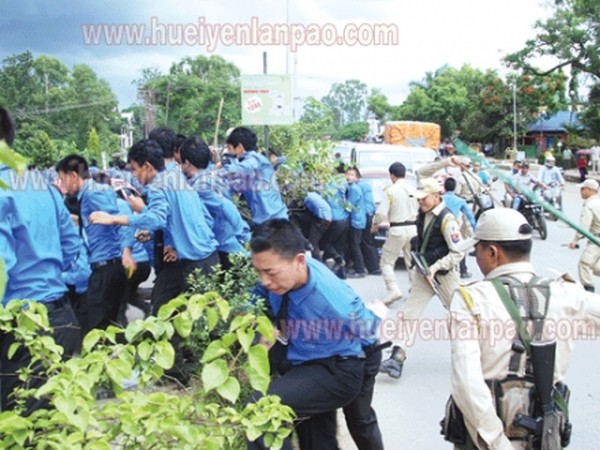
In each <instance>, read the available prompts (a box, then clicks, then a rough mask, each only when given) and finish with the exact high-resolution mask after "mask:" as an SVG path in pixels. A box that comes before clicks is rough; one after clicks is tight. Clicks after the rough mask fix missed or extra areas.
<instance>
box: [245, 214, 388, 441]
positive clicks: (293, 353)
mask: <svg viewBox="0 0 600 450" xmlns="http://www.w3.org/2000/svg"><path fill="white" fill-rule="evenodd" d="M250 248H251V251H252V263H253V265H254V268H255V269H256V271H257V272H258V275H259V278H260V281H261V283H262V287H261V292H262V294H263V296H264V297H265V298H266V300H267V303H268V306H269V307H270V308H271V309H272V310H273V312H274V314H275V315H276V317H277V324H278V327H279V330H278V335H277V340H278V344H276V345H279V346H281V345H284V347H283V348H284V354H286V356H287V360H288V361H289V364H288V365H287V368H286V371H285V372H284V373H281V376H280V377H278V378H275V379H273V380H272V381H271V384H270V386H269V390H268V393H269V394H272V395H277V396H279V397H280V398H281V401H282V403H283V404H285V405H288V406H290V407H291V408H292V409H293V410H294V411H295V413H296V415H297V417H298V419H301V420H300V421H299V423H298V425H297V427H296V431H297V433H298V438H299V442H300V448H302V449H317V448H318V449H321V450H330V449H331V450H333V449H335V450H337V449H338V444H337V440H336V437H335V436H336V409H337V408H344V414H345V415H346V421H347V423H348V428H349V430H350V433H351V434H352V436H353V438H354V440H355V441H356V442H357V445H358V446H359V448H360V449H361V450H366V449H373V450H375V449H377V450H379V449H383V445H382V444H381V433H380V431H379V427H378V425H377V417H376V415H375V412H374V411H373V409H372V408H371V399H372V394H373V387H374V382H375V374H376V373H377V364H376V362H377V361H380V360H381V351H380V350H377V347H376V343H377V337H376V331H377V328H378V326H379V320H378V319H377V317H376V316H375V315H374V314H373V312H371V311H370V310H369V309H367V308H366V307H365V305H364V303H363V302H362V300H361V299H360V297H358V295H357V294H356V293H355V292H354V291H353V290H352V288H351V287H350V286H348V285H347V284H346V283H345V282H343V281H342V280H340V279H339V278H337V277H336V276H335V275H334V274H333V273H332V272H331V271H330V270H329V269H328V268H327V267H326V266H325V265H323V264H322V263H320V262H318V261H315V260H314V259H312V258H310V257H307V256H306V255H305V253H304V237H303V236H302V234H301V233H300V231H299V230H298V229H297V228H296V227H295V226H294V225H293V224H291V223H290V222H289V221H287V220H283V219H274V220H271V221H269V222H267V223H265V224H264V225H262V226H259V227H257V229H256V231H255V233H254V235H253V238H252V240H251V241H250ZM275 367H283V365H281V364H277V365H275ZM248 448H249V449H265V448H266V447H265V446H264V444H263V442H262V440H261V439H258V440H257V441H255V442H252V443H249V445H248ZM283 448H284V449H290V448H291V446H290V443H289V442H286V443H285V444H284V447H283Z"/></svg>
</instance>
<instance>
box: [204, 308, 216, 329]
mask: <svg viewBox="0 0 600 450" xmlns="http://www.w3.org/2000/svg"><path fill="white" fill-rule="evenodd" d="M217 323H219V314H218V313H217V311H215V310H214V309H212V308H208V309H207V310H206V326H207V327H208V331H212V330H214V329H215V327H216V326H217Z"/></svg>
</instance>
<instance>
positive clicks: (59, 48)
mask: <svg viewBox="0 0 600 450" xmlns="http://www.w3.org/2000/svg"><path fill="white" fill-rule="evenodd" d="M547 15H548V10H546V9H544V8H543V6H541V4H540V0H320V1H319V0H254V1H252V0H248V1H241V0H171V1H168V2H166V1H150V0H102V1H99V0H86V1H81V0H3V1H2V3H1V4H0V59H4V58H6V57H7V56H9V55H13V54H16V53H21V52H23V51H26V50H30V51H31V52H32V53H33V54H34V56H36V57H37V56H39V55H41V54H48V55H51V56H54V57H57V58H59V59H60V60H61V61H62V62H63V63H64V64H66V65H67V66H69V67H72V66H73V64H87V65H89V66H90V67H92V69H94V71H95V72H96V73H97V74H98V76H99V77H100V78H103V79H105V80H106V81H108V83H109V84H110V85H111V87H112V89H113V91H114V92H115V94H116V95H117V97H118V99H119V107H120V108H125V107H127V106H130V105H131V104H132V103H134V102H136V101H138V100H137V93H136V87H135V85H134V84H132V81H133V80H135V79H138V78H140V74H141V70H142V69H143V68H147V67H154V68H158V69H159V70H161V71H162V72H167V71H168V69H169V67H170V66H171V64H173V63H174V62H177V61H179V60H180V59H181V58H182V57H185V56H192V57H194V56H197V55H205V56H210V55H219V56H222V57H223V58H225V59H226V60H228V61H230V62H232V63H234V64H235V65H236V66H237V67H239V69H240V70H241V72H242V74H259V73H262V72H263V52H267V71H268V73H271V74H285V73H289V74H290V75H291V76H292V78H293V80H294V82H293V86H294V88H295V89H294V96H295V97H296V98H297V99H298V100H297V101H298V102H299V103H300V104H301V103H302V99H304V98H306V97H308V96H313V97H316V98H318V99H320V98H322V97H323V96H325V95H327V93H328V92H329V89H330V88H331V85H332V84H333V83H336V82H340V83H342V82H344V81H345V80H350V79H358V80H360V81H362V82H364V83H366V84H367V86H368V88H369V90H371V89H373V88H377V89H380V90H381V91H382V92H383V94H385V95H386V96H387V97H388V99H389V101H390V103H391V104H392V105H398V104H400V103H402V101H403V100H404V98H405V97H406V95H407V94H408V92H409V83H410V82H411V81H419V80H421V79H423V78H424V77H425V74H426V73H427V72H435V70H436V69H438V68H440V67H442V66H443V65H445V64H448V65H450V66H452V67H455V68H460V67H462V66H463V65H464V64H469V65H470V66H472V67H475V68H479V69H482V70H485V69H501V67H502V66H501V63H500V59H501V57H502V56H503V55H504V54H506V53H510V52H513V51H516V50H518V49H520V48H522V47H523V45H524V44H525V41H526V40H527V39H531V38H533V37H534V29H533V25H534V23H535V21H536V20H538V19H541V18H543V17H545V16H547ZM103 25H111V26H112V25H114V26H115V27H114V28H113V31H114V30H116V31H117V32H118V31H119V30H120V31H122V32H123V34H122V35H121V37H122V40H121V41H120V42H119V43H112V44H111V45H108V44H107V42H106V38H105V37H106V35H103V34H101V33H103V32H104V31H106V30H107V28H102V26H103ZM123 26H126V27H129V28H124V27H123ZM153 26H154V30H158V31H155V32H154V33H153V32H152V27H153ZM141 27H144V28H141ZM244 27H245V28H244ZM251 27H253V28H251ZM276 27H279V32H281V30H283V31H287V32H289V33H293V35H292V36H294V43H295V45H293V46H292V45H287V46H286V45H282V44H280V43H278V42H277V41H276V39H277V36H281V35H276V34H275V33H274V32H273V30H274V29H275V28H276ZM240 29H241V30H243V31H245V32H246V34H245V35H244V34H241V33H242V32H241V31H240ZM140 30H143V34H141V35H140V36H136V35H135V32H139V31H140ZM247 30H251V31H249V32H248V31H247ZM252 30H261V31H262V34H261V39H262V40H261V41H260V42H259V41H258V38H257V33H254V34H248V33H253V31H252ZM269 30H270V31H269ZM382 30H384V36H383V37H381V36H379V35H378V32H380V31H382ZM127 32H129V33H130V37H131V38H132V39H136V38H139V39H140V40H139V41H138V43H137V44H134V43H132V41H131V40H130V41H129V42H126V39H125V38H126V33H127ZM269 33H270V34H269ZM289 33H288V35H289ZM344 33H346V34H344ZM94 38H96V39H98V40H97V42H96V43H94V42H93V41H94ZM242 38H243V39H242ZM161 39H162V40H163V41H161ZM289 39H290V40H288V42H291V39H292V38H289ZM357 40H358V42H357ZM291 47H294V48H291Z"/></svg>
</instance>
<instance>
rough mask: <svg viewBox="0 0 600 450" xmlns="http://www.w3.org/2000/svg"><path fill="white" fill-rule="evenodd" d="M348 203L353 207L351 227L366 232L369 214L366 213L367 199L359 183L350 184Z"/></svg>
mask: <svg viewBox="0 0 600 450" xmlns="http://www.w3.org/2000/svg"><path fill="white" fill-rule="evenodd" d="M347 195H348V203H350V205H351V206H352V210H351V211H350V226H351V227H352V228H355V229H357V230H364V229H365V228H366V226H367V213H366V212H365V198H364V197H363V192H362V189H361V188H360V186H359V185H358V184H357V183H349V184H348V191H347Z"/></svg>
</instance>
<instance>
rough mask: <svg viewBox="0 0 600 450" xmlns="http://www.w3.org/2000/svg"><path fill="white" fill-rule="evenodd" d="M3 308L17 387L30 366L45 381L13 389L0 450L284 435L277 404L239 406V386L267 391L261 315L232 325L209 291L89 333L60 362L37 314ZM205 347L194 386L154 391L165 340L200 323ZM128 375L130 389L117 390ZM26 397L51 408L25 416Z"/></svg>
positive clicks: (165, 363) (166, 350)
mask: <svg viewBox="0 0 600 450" xmlns="http://www.w3.org/2000/svg"><path fill="white" fill-rule="evenodd" d="M24 305H25V302H23V301H11V302H9V303H8V305H7V306H6V307H0V333H12V334H13V335H14V336H15V338H16V341H15V344H14V347H13V348H11V352H12V351H14V350H16V348H17V346H19V345H24V346H26V348H27V349H28V350H29V352H30V354H31V355H32V364H31V365H30V366H29V367H24V368H23V369H22V370H20V374H19V376H20V377H21V378H22V379H23V380H26V379H27V377H28V376H29V374H30V373H31V370H32V367H33V364H41V366H42V367H43V368H44V369H43V370H44V372H45V375H46V377H47V381H46V383H45V384H43V385H42V386H41V387H40V388H38V389H24V388H21V389H18V390H16V391H15V395H16V398H17V399H18V402H17V406H16V407H15V408H14V409H12V410H9V411H2V412H0V442H1V444H0V446H1V448H6V449H33V448H36V449H45V448H49V449H61V450H62V449H89V450H100V449H101V450H110V449H132V450H133V449H136V450H137V449H173V448H177V449H183V450H185V449H198V448H202V449H215V450H216V449H223V448H224V449H232V448H239V446H240V444H241V443H242V442H243V440H244V439H245V438H248V439H251V440H254V439H256V438H257V437H258V436H260V435H263V436H264V437H265V442H266V443H267V444H268V445H270V446H271V447H272V448H280V447H281V445H282V442H283V439H284V438H285V437H286V436H288V435H289V433H290V430H291V423H292V421H293V412H292V410H291V409H290V408H288V407H287V406H284V405H282V404H281V403H280V401H279V398H277V397H272V396H265V397H262V398H261V399H260V400H259V401H257V402H256V403H254V404H248V405H245V400H246V399H245V398H244V397H242V396H241V395H240V392H241V389H240V386H241V385H240V381H238V380H239V379H240V378H242V379H243V380H244V383H245V382H246V381H247V382H248V383H249V385H250V386H251V387H252V388H253V389H256V390H258V391H260V392H262V393H265V392H266V389H267V387H268V384H269V364H268V358H267V351H266V349H265V348H264V347H263V346H261V345H259V344H254V340H253V339H254V336H255V334H259V335H262V336H264V337H265V338H267V339H268V338H270V337H271V336H272V334H273V330H272V327H271V324H270V322H269V321H268V320H267V319H266V318H265V317H263V316H257V315H255V314H252V313H244V314H240V315H237V316H235V317H233V318H232V316H231V307H230V306H229V303H228V302H227V301H226V300H224V299H223V298H222V297H220V296H219V295H217V294H215V293H208V294H206V295H200V294H190V295H181V296H179V297H177V298H175V299H173V300H172V301H171V302H169V303H168V304H166V305H164V306H163V307H162V308H161V309H160V310H159V312H158V316H157V317H148V318H146V319H144V320H137V321H134V322H132V323H130V324H129V326H128V327H127V328H126V329H120V328H116V327H109V328H108V329H106V330H93V331H91V332H90V333H89V334H88V335H87V336H86V337H85V339H84V342H83V348H82V351H81V355H80V356H77V357H74V358H72V359H70V360H68V361H66V362H64V361H61V352H62V348H61V347H59V346H57V345H56V344H55V343H54V341H53V339H52V338H51V337H50V336H49V335H48V334H47V333H46V331H48V317H47V313H46V309H45V308H44V307H43V306H42V305H40V304H38V303H36V302H30V303H28V304H27V305H28V306H27V307H24ZM204 317H210V319H209V320H207V322H206V327H207V332H208V333H209V334H210V333H211V331H213V330H214V329H215V328H216V327H217V326H219V327H222V328H223V329H224V330H225V331H226V332H225V333H224V334H223V335H222V336H221V337H220V338H218V339H215V340H213V341H212V342H211V343H210V344H209V345H208V347H207V348H206V351H205V352H204V353H203V355H202V358H201V384H198V385H197V386H195V389H188V390H185V391H168V390H165V389H162V388H157V387H156V383H157V382H158V380H159V379H160V378H161V377H162V375H163V372H164V370H165V369H169V368H170V367H171V366H172V365H173V361H174V354H175V352H174V349H173V347H172V345H171V340H172V338H173V336H174V335H175V334H178V335H179V336H181V337H183V338H186V337H188V336H190V333H191V331H192V329H193V327H194V322H196V321H198V320H199V319H200V318H204ZM134 374H135V375H136V376H137V378H138V384H139V388H138V389H135V390H125V389H124V388H123V383H124V380H126V379H129V378H131V377H132V376H134ZM99 389H111V390H112V391H113V392H114V394H115V399H114V400H109V401H97V400H96V394H97V392H98V390H99ZM30 396H36V397H46V398H47V399H48V401H49V402H50V405H51V408H50V409H47V410H46V409H42V410H37V411H35V412H33V413H32V414H31V415H29V416H26V415H25V414H24V411H25V408H24V401H25V399H27V398H29V397H30Z"/></svg>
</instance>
